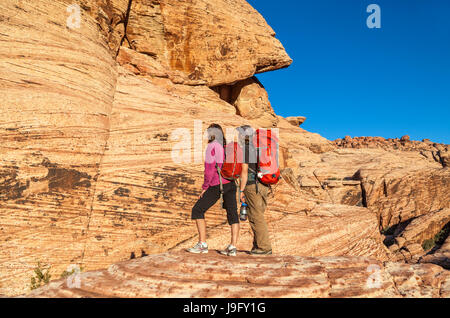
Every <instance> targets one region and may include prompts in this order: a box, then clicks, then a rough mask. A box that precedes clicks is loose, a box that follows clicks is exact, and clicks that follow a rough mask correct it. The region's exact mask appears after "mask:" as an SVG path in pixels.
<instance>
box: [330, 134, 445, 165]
mask: <svg viewBox="0 0 450 318" xmlns="http://www.w3.org/2000/svg"><path fill="white" fill-rule="evenodd" d="M334 143H335V145H336V146H338V147H340V148H355V149H361V148H378V149H384V150H402V151H418V152H419V153H420V154H421V155H423V156H424V157H426V158H428V159H431V160H435V161H437V162H440V163H441V164H442V165H443V166H444V167H448V166H449V165H450V156H449V154H450V145H447V144H443V143H436V142H432V141H430V140H429V139H423V140H422V141H417V140H410V138H409V136H407V135H405V136H402V137H401V138H387V139H386V138H383V137H353V138H352V137H350V136H345V138H342V139H336V140H334Z"/></svg>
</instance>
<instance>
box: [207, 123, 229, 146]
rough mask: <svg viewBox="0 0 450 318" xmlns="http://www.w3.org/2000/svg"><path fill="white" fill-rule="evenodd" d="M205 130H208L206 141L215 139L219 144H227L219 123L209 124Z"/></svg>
mask: <svg viewBox="0 0 450 318" xmlns="http://www.w3.org/2000/svg"><path fill="white" fill-rule="evenodd" d="M207 132H208V143H210V142H213V141H214V140H216V141H217V142H218V143H219V144H221V145H222V146H223V147H225V145H226V144H227V141H226V139H225V135H224V133H223V129H222V127H221V126H220V125H219V124H211V125H209V127H208V129H207Z"/></svg>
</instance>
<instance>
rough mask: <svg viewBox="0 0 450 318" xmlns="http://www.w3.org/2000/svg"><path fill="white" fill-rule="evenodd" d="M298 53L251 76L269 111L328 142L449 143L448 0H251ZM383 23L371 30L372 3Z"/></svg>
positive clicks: (292, 50)
mask: <svg viewBox="0 0 450 318" xmlns="http://www.w3.org/2000/svg"><path fill="white" fill-rule="evenodd" d="M248 2H249V3H250V4H251V5H252V6H253V7H254V8H255V9H256V10H258V11H259V12H260V13H261V14H262V15H263V16H264V17H265V19H266V20H267V22H268V23H269V25H270V26H271V27H272V28H273V29H274V30H275V32H276V33H277V38H278V39H279V40H280V41H281V42H282V43H283V45H284V47H285V48H286V51H287V52H288V54H289V55H290V56H291V58H292V59H293V60H294V62H293V63H292V65H291V66H290V67H289V68H287V69H283V70H277V71H273V72H268V73H263V74H259V75H257V77H258V78H259V79H260V81H261V82H262V83H263V85H264V86H265V87H266V89H267V91H268V93H269V97H270V101H271V103H272V106H273V108H274V110H275V112H276V113H277V114H278V115H281V116H285V117H286V116H296V115H297V116H306V117H308V118H307V120H306V122H305V123H304V124H303V125H302V127H303V128H305V129H306V130H308V131H311V132H317V133H319V134H321V135H322V136H324V137H326V138H328V139H331V140H334V139H336V138H342V137H344V136H345V135H350V136H352V137H354V136H382V137H385V138H395V137H401V136H403V135H410V136H411V139H414V140H422V139H424V138H429V139H431V140H432V141H435V142H441V143H447V144H450V0H372V1H365V0H308V1H306V0H278V1H273V0H248ZM372 3H375V4H378V5H379V6H380V8H381V29H369V28H368V27H367V25H366V20H367V17H368V16H369V15H370V13H367V12H366V8H367V6H368V5H369V4H372Z"/></svg>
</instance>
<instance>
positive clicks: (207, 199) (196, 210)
mask: <svg viewBox="0 0 450 318" xmlns="http://www.w3.org/2000/svg"><path fill="white" fill-rule="evenodd" d="M219 199H220V186H219V185H216V186H213V187H209V188H208V190H206V192H205V193H204V194H203V196H202V197H201V198H200V199H198V201H197V203H195V205H194V207H193V208H192V220H198V219H204V218H205V212H206V211H208V209H209V208H210V207H212V206H213V205H214V204H215V203H216V202H217V200H219ZM223 205H224V206H223V207H224V208H225V209H226V210H227V219H228V224H229V225H232V224H235V223H239V217H238V213H237V203H236V183H234V182H233V181H232V182H230V183H227V184H224V185H223Z"/></svg>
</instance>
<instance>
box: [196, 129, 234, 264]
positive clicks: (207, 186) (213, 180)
mask: <svg viewBox="0 0 450 318" xmlns="http://www.w3.org/2000/svg"><path fill="white" fill-rule="evenodd" d="M207 134H208V147H207V148H206V153H205V175H204V181H203V185H202V189H203V191H202V193H201V194H200V197H199V199H198V201H197V203H196V204H195V205H194V207H193V208H192V219H193V220H195V221H196V223H197V230H198V235H199V241H198V243H197V244H196V245H195V246H194V247H192V248H190V249H188V252H191V253H208V245H207V244H206V222H205V212H206V211H207V210H208V209H209V208H210V207H212V206H213V205H214V204H215V203H216V202H217V201H218V200H219V198H220V180H219V178H221V179H222V184H223V203H224V204H223V207H224V208H225V209H226V210H227V220H228V224H229V225H230V226H231V244H230V245H228V246H227V247H226V248H225V250H223V251H222V254H226V255H229V256H236V244H237V240H238V236H239V217H238V212H237V203H236V184H235V183H234V181H229V180H227V179H224V178H223V177H222V176H219V173H218V171H217V167H216V165H217V166H218V167H219V168H221V167H222V164H223V162H224V161H225V151H224V145H226V141H225V137H224V134H223V130H222V127H221V126H220V125H218V124H212V125H210V126H209V127H208V130H207Z"/></svg>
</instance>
